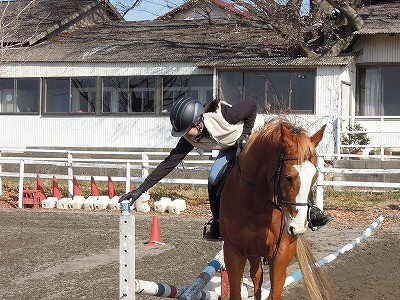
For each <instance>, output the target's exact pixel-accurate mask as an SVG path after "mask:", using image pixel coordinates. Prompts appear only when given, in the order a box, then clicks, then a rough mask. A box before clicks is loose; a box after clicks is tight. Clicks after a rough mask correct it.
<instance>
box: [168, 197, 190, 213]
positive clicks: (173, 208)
mask: <svg viewBox="0 0 400 300" xmlns="http://www.w3.org/2000/svg"><path fill="white" fill-rule="evenodd" d="M185 209H186V201H185V200H183V199H175V200H174V201H172V202H171V204H170V205H168V207H167V211H169V212H170V213H173V214H175V215H179V214H180V213H181V211H184V210H185Z"/></svg>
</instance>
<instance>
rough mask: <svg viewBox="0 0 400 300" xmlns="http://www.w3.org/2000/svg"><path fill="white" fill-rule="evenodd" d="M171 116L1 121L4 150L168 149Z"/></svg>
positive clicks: (7, 118)
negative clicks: (29, 148) (59, 148)
mask: <svg viewBox="0 0 400 300" xmlns="http://www.w3.org/2000/svg"><path fill="white" fill-rule="evenodd" d="M170 127H171V126H170V122H169V117H168V116H165V117H95V116H93V117H39V116H11V115H3V116H1V118H0V137H1V143H0V145H1V147H6V148H25V147H69V148H73V147H94V148H98V147H110V148H111V147H129V148H131V147H140V148H142V147H143V148H169V147H173V146H174V145H175V143H176V142H177V139H175V138H173V137H171V134H170Z"/></svg>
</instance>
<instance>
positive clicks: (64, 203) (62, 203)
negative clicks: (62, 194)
mask: <svg viewBox="0 0 400 300" xmlns="http://www.w3.org/2000/svg"><path fill="white" fill-rule="evenodd" d="M71 200H72V198H61V199H59V200H57V202H56V208H57V209H68V201H71Z"/></svg>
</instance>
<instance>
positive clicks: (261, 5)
mask: <svg viewBox="0 0 400 300" xmlns="http://www.w3.org/2000/svg"><path fill="white" fill-rule="evenodd" d="M233 2H234V3H236V4H237V5H239V6H241V7H243V8H245V9H247V10H248V11H249V12H250V14H251V15H252V16H254V17H255V18H256V19H258V20H261V21H263V22H266V23H268V24H270V25H271V26H272V27H273V28H274V29H275V30H276V31H277V32H278V33H280V34H281V35H282V36H284V37H285V38H286V39H287V40H289V41H291V43H292V44H293V45H294V46H295V47H296V48H297V49H298V50H299V51H300V52H301V54H302V55H304V56H306V57H315V56H319V55H337V54H339V53H340V52H342V51H344V50H346V48H347V47H348V46H349V45H350V44H351V42H352V41H353V39H354V32H355V31H357V30H360V29H361V28H362V27H363V25H364V23H363V20H362V18H361V17H360V16H359V15H358V14H357V7H358V6H359V5H361V4H362V3H361V2H362V0H308V1H304V0H233ZM306 2H307V3H306ZM304 6H307V7H308V9H309V10H308V12H307V13H306V14H305V13H304Z"/></svg>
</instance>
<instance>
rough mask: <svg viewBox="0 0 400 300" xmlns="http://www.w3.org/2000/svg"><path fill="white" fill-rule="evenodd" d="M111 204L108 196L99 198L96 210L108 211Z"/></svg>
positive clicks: (95, 206)
mask: <svg viewBox="0 0 400 300" xmlns="http://www.w3.org/2000/svg"><path fill="white" fill-rule="evenodd" d="M109 203H110V198H109V197H108V196H99V200H97V201H96V202H95V203H94V209H97V210H103V209H107V207H108V204H109Z"/></svg>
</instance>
